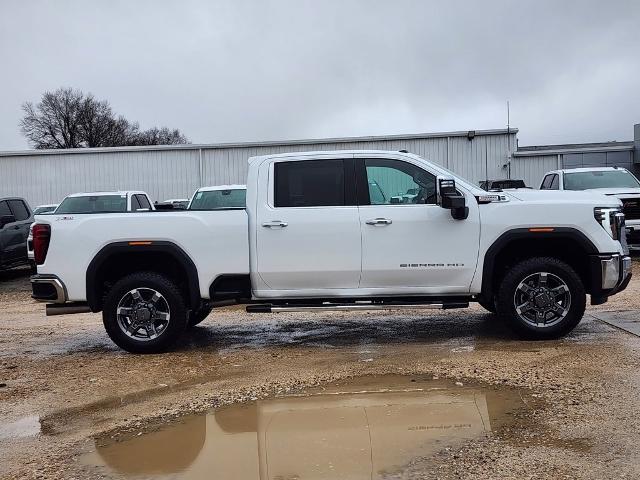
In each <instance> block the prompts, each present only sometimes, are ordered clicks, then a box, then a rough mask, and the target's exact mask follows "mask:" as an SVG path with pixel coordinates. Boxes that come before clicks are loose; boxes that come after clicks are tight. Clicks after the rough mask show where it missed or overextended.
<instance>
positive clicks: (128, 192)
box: [67, 190, 147, 197]
mask: <svg viewBox="0 0 640 480" xmlns="http://www.w3.org/2000/svg"><path fill="white" fill-rule="evenodd" d="M139 194H143V195H147V192H143V191H141V190H122V191H113V192H80V193H72V194H71V195H67V197H95V196H102V195H139Z"/></svg>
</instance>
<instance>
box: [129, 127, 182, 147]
mask: <svg viewBox="0 0 640 480" xmlns="http://www.w3.org/2000/svg"><path fill="white" fill-rule="evenodd" d="M135 141H136V145H176V144H180V143H189V140H187V137H185V136H184V135H183V134H182V133H181V132H180V130H178V129H177V128H176V129H174V130H171V129H169V128H167V127H162V128H158V127H153V128H150V129H148V130H144V131H142V132H140V133H138V134H137V135H136V138H135Z"/></svg>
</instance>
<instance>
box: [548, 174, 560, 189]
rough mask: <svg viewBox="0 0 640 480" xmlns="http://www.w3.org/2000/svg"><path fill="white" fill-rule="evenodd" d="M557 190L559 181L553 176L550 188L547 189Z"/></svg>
mask: <svg viewBox="0 0 640 480" xmlns="http://www.w3.org/2000/svg"><path fill="white" fill-rule="evenodd" d="M558 188H560V185H559V181H558V175H554V176H553V179H552V180H551V186H550V187H549V189H550V190H558Z"/></svg>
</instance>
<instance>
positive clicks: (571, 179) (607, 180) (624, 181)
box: [564, 170, 640, 190]
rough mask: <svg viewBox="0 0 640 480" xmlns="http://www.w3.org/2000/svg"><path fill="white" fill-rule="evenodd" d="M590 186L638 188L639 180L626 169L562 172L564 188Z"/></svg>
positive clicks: (587, 187)
mask: <svg viewBox="0 0 640 480" xmlns="http://www.w3.org/2000/svg"><path fill="white" fill-rule="evenodd" d="M592 188H640V182H638V180H637V179H636V177H634V176H633V175H632V174H631V173H629V172H628V171H626V170H605V171H593V172H575V173H565V174H564V189H565V190H590V189H592Z"/></svg>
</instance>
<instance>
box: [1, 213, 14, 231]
mask: <svg viewBox="0 0 640 480" xmlns="http://www.w3.org/2000/svg"><path fill="white" fill-rule="evenodd" d="M15 221H16V217H14V216H13V215H2V216H1V217H0V228H4V226H5V225H8V224H10V223H13V222H15Z"/></svg>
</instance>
